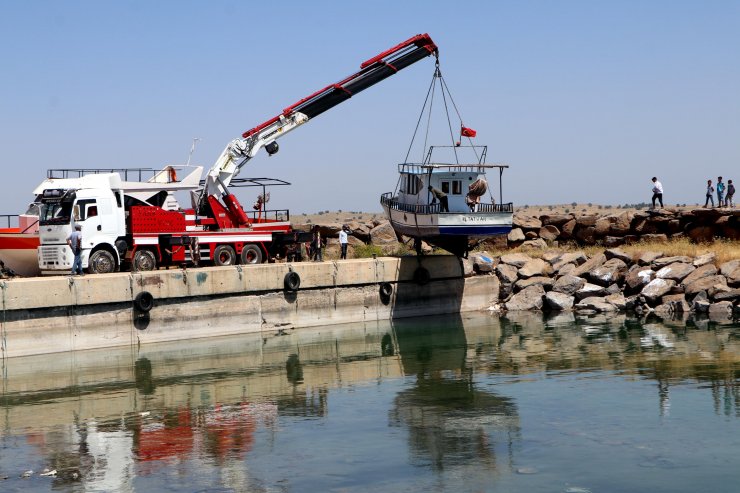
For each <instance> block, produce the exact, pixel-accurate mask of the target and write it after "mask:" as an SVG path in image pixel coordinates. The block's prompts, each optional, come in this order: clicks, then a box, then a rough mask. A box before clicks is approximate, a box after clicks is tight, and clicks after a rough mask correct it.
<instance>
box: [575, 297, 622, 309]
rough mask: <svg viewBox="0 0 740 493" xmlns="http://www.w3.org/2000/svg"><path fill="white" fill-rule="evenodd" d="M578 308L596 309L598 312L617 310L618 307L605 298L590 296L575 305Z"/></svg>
mask: <svg viewBox="0 0 740 493" xmlns="http://www.w3.org/2000/svg"><path fill="white" fill-rule="evenodd" d="M575 308H576V310H584V309H585V310H594V311H597V312H615V311H617V307H616V306H614V305H612V304H611V303H609V302H607V301H606V299H605V298H601V297H598V296H590V297H588V298H584V299H582V300H581V301H579V302H578V303H576V305H575Z"/></svg>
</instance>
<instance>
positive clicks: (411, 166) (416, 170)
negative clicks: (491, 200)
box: [398, 163, 508, 175]
mask: <svg viewBox="0 0 740 493" xmlns="http://www.w3.org/2000/svg"><path fill="white" fill-rule="evenodd" d="M491 168H508V166H507V165H504V164H443V163H424V164H419V163H401V164H399V165H398V172H399V173H409V174H414V175H421V174H427V173H429V171H430V170H432V171H433V170H435V169H439V170H444V171H449V172H453V173H476V174H485V172H486V170H487V169H491Z"/></svg>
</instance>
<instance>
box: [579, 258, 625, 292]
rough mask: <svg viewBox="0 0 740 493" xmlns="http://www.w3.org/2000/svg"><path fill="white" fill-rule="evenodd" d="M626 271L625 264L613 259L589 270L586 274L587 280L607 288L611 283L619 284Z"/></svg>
mask: <svg viewBox="0 0 740 493" xmlns="http://www.w3.org/2000/svg"><path fill="white" fill-rule="evenodd" d="M626 271H627V264H625V263H624V262H622V261H621V260H619V259H618V258H613V259H611V260H607V261H606V262H604V263H603V264H602V265H600V266H598V267H595V268H594V269H591V270H590V271H589V272H588V278H589V279H590V280H591V281H592V282H594V283H596V284H601V285H602V286H608V285H610V284H613V283H621V282H622V281H623V280H624V273H625V272H626Z"/></svg>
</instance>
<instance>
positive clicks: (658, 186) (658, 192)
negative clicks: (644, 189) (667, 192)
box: [653, 176, 663, 209]
mask: <svg viewBox="0 0 740 493" xmlns="http://www.w3.org/2000/svg"><path fill="white" fill-rule="evenodd" d="M656 199H657V200H658V202H660V207H661V208H662V207H663V184H662V183H660V182H659V181H658V179H657V178H656V177H654V176H653V209H655V200H656Z"/></svg>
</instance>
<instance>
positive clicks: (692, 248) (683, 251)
mask: <svg viewBox="0 0 740 493" xmlns="http://www.w3.org/2000/svg"><path fill="white" fill-rule="evenodd" d="M619 248H620V249H621V250H622V251H624V252H626V253H628V254H631V255H632V258H633V259H638V258H639V257H640V256H641V255H642V254H643V253H645V252H662V253H663V254H664V255H665V256H671V257H672V256H679V255H686V256H689V257H697V256H699V255H702V254H705V253H709V252H713V253H714V254H715V255H716V256H717V259H716V260H715V264H716V265H717V266H720V265H722V264H723V263H725V262H727V261H729V260H735V259H740V241H729V240H716V241H715V242H713V243H692V242H691V241H690V240H688V239H686V238H681V239H676V240H669V241H668V242H641V243H635V244H634V245H622V246H621V247H619ZM604 250H606V247H604V246H598V245H595V246H585V247H579V246H578V245H575V244H565V245H560V246H559V247H557V248H551V249H548V250H539V249H533V248H522V247H519V248H514V249H505V248H487V249H486V251H487V252H488V253H490V254H491V255H494V256H501V255H505V254H507V253H512V252H522V253H526V254H528V255H530V256H532V257H535V258H539V257H542V255H543V254H544V253H545V252H550V251H556V252H575V251H582V252H584V253H586V254H587V255H588V256H592V255H594V254H597V253H601V252H603V251H604Z"/></svg>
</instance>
